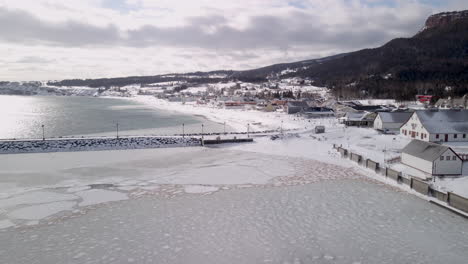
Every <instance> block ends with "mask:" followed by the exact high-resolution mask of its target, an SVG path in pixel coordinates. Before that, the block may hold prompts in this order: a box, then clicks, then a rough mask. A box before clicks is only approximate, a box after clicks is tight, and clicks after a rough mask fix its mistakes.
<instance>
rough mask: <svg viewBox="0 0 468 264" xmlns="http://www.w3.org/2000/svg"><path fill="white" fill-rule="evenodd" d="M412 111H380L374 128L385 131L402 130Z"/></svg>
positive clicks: (394, 131) (396, 131)
mask: <svg viewBox="0 0 468 264" xmlns="http://www.w3.org/2000/svg"><path fill="white" fill-rule="evenodd" d="M412 114H413V113H411V112H379V113H377V117H376V118H375V120H374V129H375V130H379V131H382V132H384V133H396V134H398V133H399V132H400V127H401V126H402V125H403V124H404V123H406V121H408V119H410V117H411V115H412Z"/></svg>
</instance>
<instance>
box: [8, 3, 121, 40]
mask: <svg viewBox="0 0 468 264" xmlns="http://www.w3.org/2000/svg"><path fill="white" fill-rule="evenodd" d="M0 25H1V26H0V40H3V41H6V42H13V43H23V44H49V45H60V46H84V45H106V44H115V43H117V42H118V41H119V40H120V36H119V30H118V29H117V27H115V26H113V25H110V26H108V27H103V28H101V27H96V26H92V25H87V24H84V23H81V22H76V21H66V22H64V23H61V24H56V23H51V22H45V21H42V20H40V19H39V18H37V17H35V16H34V15H32V14H30V13H28V12H25V11H19V10H9V9H6V8H0Z"/></svg>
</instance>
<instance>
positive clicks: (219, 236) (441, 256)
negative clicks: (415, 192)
mask: <svg viewBox="0 0 468 264" xmlns="http://www.w3.org/2000/svg"><path fill="white" fill-rule="evenodd" d="M467 259H468V222H467V221H466V219H463V218H462V217H459V216H457V215H454V214H452V213H450V212H448V211H446V210H445V209H442V208H439V207H437V206H434V205H431V204H429V203H428V202H426V201H424V200H421V199H419V198H417V197H415V196H412V195H409V194H407V193H404V192H398V191H395V190H393V189H391V188H389V187H387V186H384V185H381V184H376V183H373V182H368V181H367V180H334V181H323V182H318V183H314V184H307V185H300V186H282V187H269V188H262V187H254V188H245V189H233V190H226V191H219V192H216V193H214V194H210V195H197V194H185V195H181V196H178V197H174V198H164V197H158V196H153V197H142V198H139V199H132V200H127V201H122V202H118V203H113V204H110V205H109V206H106V207H101V208H98V209H95V210H91V211H89V212H88V213H86V214H84V215H78V216H76V217H74V218H71V219H67V220H64V221H59V222H58V223H54V224H51V225H43V226H38V227H34V228H24V229H22V230H14V231H13V230H8V231H4V232H0V262H1V263H132V262H134V263H460V264H465V263H466V260H467Z"/></svg>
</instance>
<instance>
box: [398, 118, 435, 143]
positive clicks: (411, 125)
mask: <svg viewBox="0 0 468 264" xmlns="http://www.w3.org/2000/svg"><path fill="white" fill-rule="evenodd" d="M403 130H406V131H407V134H406V137H408V138H414V139H419V140H422V141H430V139H431V135H429V133H428V132H427V130H426V129H425V128H424V127H423V125H422V123H421V121H420V120H419V117H418V115H417V114H416V113H413V115H411V118H410V119H409V120H408V121H407V122H406V123H405V124H403V126H402V127H401V128H400V134H401V135H403V136H405V133H403ZM413 131H414V132H415V133H416V135H415V137H412V133H411V132H413ZM423 133H424V134H426V135H427V136H426V137H425V138H421V134H423Z"/></svg>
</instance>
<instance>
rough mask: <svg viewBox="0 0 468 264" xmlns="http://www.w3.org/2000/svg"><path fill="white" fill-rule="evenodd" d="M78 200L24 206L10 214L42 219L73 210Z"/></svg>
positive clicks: (30, 218) (28, 218) (24, 218)
mask: <svg viewBox="0 0 468 264" xmlns="http://www.w3.org/2000/svg"><path fill="white" fill-rule="evenodd" d="M75 204H76V202H55V203H48V204H40V205H33V206H28V207H24V208H21V209H17V210H14V211H13V212H11V213H9V214H8V216H9V217H12V218H15V219H23V220H41V219H44V218H47V217H49V216H52V215H55V214H57V213H60V212H63V211H71V210H72V209H73V206H75Z"/></svg>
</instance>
